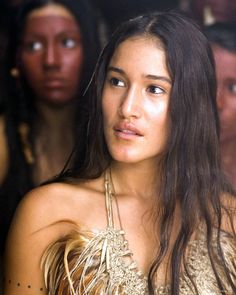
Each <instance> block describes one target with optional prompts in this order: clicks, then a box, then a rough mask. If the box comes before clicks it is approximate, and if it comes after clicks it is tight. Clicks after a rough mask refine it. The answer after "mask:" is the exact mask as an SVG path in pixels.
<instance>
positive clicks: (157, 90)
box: [147, 85, 165, 94]
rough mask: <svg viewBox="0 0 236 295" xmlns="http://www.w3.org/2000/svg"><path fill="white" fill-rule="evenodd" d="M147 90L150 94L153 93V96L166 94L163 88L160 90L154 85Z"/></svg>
mask: <svg viewBox="0 0 236 295" xmlns="http://www.w3.org/2000/svg"><path fill="white" fill-rule="evenodd" d="M147 90H148V92H151V93H153V94H161V93H164V92H165V91H164V90H163V89H162V88H160V87H158V86H154V85H152V86H149V87H148V88H147Z"/></svg>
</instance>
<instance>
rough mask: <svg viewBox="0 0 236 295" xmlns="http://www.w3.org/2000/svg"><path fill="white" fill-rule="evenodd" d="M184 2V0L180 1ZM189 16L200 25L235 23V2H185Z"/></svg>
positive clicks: (201, 0)
mask: <svg viewBox="0 0 236 295" xmlns="http://www.w3.org/2000/svg"><path fill="white" fill-rule="evenodd" d="M182 1H185V0H182ZM187 1H188V9H189V13H190V15H191V16H192V17H193V18H194V19H195V20H197V21H198V22H199V23H200V24H202V25H210V24H213V23H215V22H234V21H236V1H235V0H187Z"/></svg>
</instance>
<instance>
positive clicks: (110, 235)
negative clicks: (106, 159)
mask: <svg viewBox="0 0 236 295" xmlns="http://www.w3.org/2000/svg"><path fill="white" fill-rule="evenodd" d="M105 197H106V209H107V217H108V226H107V228H106V229H104V230H102V231H98V232H97V233H94V232H93V231H86V232H85V231H81V230H79V229H78V231H76V232H73V233H71V234H69V235H67V236H65V237H63V238H61V239H59V240H58V241H56V242H54V243H53V244H51V245H50V246H49V247H48V248H47V250H46V251H45V253H44V255H43V257H42V266H43V269H44V276H45V284H46V287H47V290H48V295H85V294H86V295H87V294H88V295H117V294H119V295H146V294H148V290H147V278H146V277H145V276H143V275H142V273H141V272H140V271H138V270H137V265H136V263H135V262H134V261H133V260H132V253H131V251H130V250H129V248H128V244H127V241H126V240H125V238H124V231H123V230H122V229H115V228H114V223H113V213H112V200H111V198H112V191H111V185H110V181H109V175H108V173H107V174H106V175H105ZM205 236H206V235H205V234H204V231H203V230H202V229H201V230H199V234H198V236H197V239H196V240H194V241H193V242H191V244H190V246H189V251H188V257H187V265H186V269H185V270H184V272H183V273H182V274H181V277H180V295H220V294H227V295H233V294H234V293H233V291H232V288H231V287H230V286H229V283H227V282H228V281H227V280H226V277H225V274H224V272H223V271H222V268H221V267H220V266H219V264H217V265H218V266H217V271H218V273H220V276H221V279H223V284H224V285H223V289H224V290H219V287H218V284H217V281H216V278H215V275H214V271H213V269H212V265H211V262H210V258H209V254H208V250H207V245H206V237H205ZM221 245H222V250H223V253H224V257H225V263H226V265H227V267H228V269H229V273H228V274H229V276H230V278H231V279H232V281H233V282H234V283H236V241H235V239H233V237H231V236H230V235H229V234H227V233H224V232H222V233H221ZM215 253H218V252H217V247H216V245H215ZM213 259H215V260H216V261H217V255H216V257H213ZM155 294H157V295H168V294H170V286H169V285H166V286H159V287H157V288H156V290H155Z"/></svg>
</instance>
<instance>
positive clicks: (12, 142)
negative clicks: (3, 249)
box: [0, 0, 101, 244]
mask: <svg viewBox="0 0 236 295" xmlns="http://www.w3.org/2000/svg"><path fill="white" fill-rule="evenodd" d="M53 3H55V4H60V5H62V6H64V7H65V8H66V9H68V10H69V11H70V13H72V15H73V16H74V17H75V19H76V21H77V22H78V24H79V26H80V30H81V35H82V44H83V51H84V62H83V67H82V70H81V73H82V74H81V77H80V79H81V80H80V82H79V87H80V89H79V92H78V100H77V104H78V106H77V115H76V119H77V122H76V126H75V140H76V141H78V144H76V145H77V147H78V149H79V153H78V154H77V157H76V159H74V160H75V162H76V163H77V164H78V165H80V163H79V161H80V159H81V158H82V157H83V154H84V152H85V150H84V149H85V145H84V137H85V134H86V122H87V97H86V95H84V92H85V89H86V87H87V84H88V82H89V80H90V77H91V76H92V72H93V70H94V66H95V63H96V60H97V58H98V55H99V53H100V46H101V44H100V41H99V33H98V23H97V17H96V15H95V13H94V10H93V8H92V6H91V5H90V4H89V1H88V0H79V1H77V0H27V1H22V2H21V3H20V4H18V6H17V10H16V8H14V11H15V10H16V11H17V13H16V16H15V18H14V19H13V20H12V21H11V28H10V29H9V36H8V39H9V44H8V48H7V52H6V62H5V69H6V71H5V72H6V74H5V81H4V84H5V86H6V87H5V88H6V93H7V95H6V96H5V100H4V104H5V119H6V135H7V140H8V147H9V155H10V163H9V170H8V174H7V177H6V179H5V181H4V183H3V184H2V186H1V191H0V202H1V203H0V209H1V214H0V215H1V216H2V217H1V219H2V218H3V217H4V220H3V225H2V224H1V239H2V238H3V239H5V234H6V230H7V228H8V226H9V223H10V220H11V217H12V215H13V213H14V210H15V208H16V206H17V204H18V202H19V201H20V199H21V198H22V196H23V195H25V193H26V192H27V191H29V190H30V189H31V188H33V186H34V185H33V183H32V172H31V171H32V165H29V164H28V163H27V161H26V158H25V155H24V152H23V146H24V143H23V142H22V139H21V137H20V135H19V130H18V128H19V124H20V123H22V122H24V123H26V124H27V125H28V126H29V128H30V130H29V134H28V141H29V144H30V146H31V148H32V150H33V151H34V139H35V136H36V134H35V132H34V122H35V121H36V120H37V109H36V108H35V105H34V100H33V97H34V95H33V94H32V93H31V90H30V88H29V86H28V84H27V81H25V80H23V78H22V79H21V80H22V81H21V83H20V84H19V83H18V82H17V81H16V79H15V78H14V77H12V76H11V75H10V71H11V69H12V68H14V67H15V66H16V63H17V49H18V48H19V44H20V42H21V36H22V34H23V30H24V25H25V21H26V18H27V16H28V15H29V13H30V12H31V11H32V10H34V9H37V8H41V7H44V6H46V5H48V4H53ZM2 212H4V214H2ZM5 218H6V220H5ZM2 228H3V229H5V232H4V233H3V231H4V230H2ZM1 244H2V243H1Z"/></svg>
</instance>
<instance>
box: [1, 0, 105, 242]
mask: <svg viewBox="0 0 236 295" xmlns="http://www.w3.org/2000/svg"><path fill="white" fill-rule="evenodd" d="M100 45H101V44H100V41H99V33H98V23H97V17H96V15H95V12H94V10H93V9H92V7H91V6H90V5H89V2H88V1H87V0H80V1H76V0H53V1H52V0H28V1H22V3H21V4H19V6H18V8H17V14H16V16H15V21H13V22H12V28H11V30H10V31H9V46H8V50H7V57H6V81H5V82H6V83H5V85H6V93H7V95H6V97H5V113H4V117H3V118H1V121H0V125H1V129H3V130H5V137H6V140H7V152H6V151H5V152H4V154H3V153H2V155H3V156H2V158H3V159H1V163H2V164H3V167H1V170H2V171H3V173H1V174H0V176H1V179H0V181H1V190H0V205H1V206H0V209H1V210H0V216H1V217H0V218H1V245H2V244H3V241H4V237H5V233H6V231H7V229H8V225H9V222H10V219H11V217H12V215H13V212H14V210H15V208H16V206H17V204H18V202H19V201H20V199H21V198H22V196H23V195H24V194H25V193H26V192H27V191H29V190H30V189H32V188H33V187H35V186H36V185H38V184H39V183H41V182H42V181H45V180H46V179H48V178H50V177H53V176H54V175H56V174H58V173H59V172H60V171H61V170H62V168H63V166H64V164H65V161H66V159H67V158H68V156H69V155H70V153H71V152H72V149H73V147H74V145H75V139H77V140H76V141H77V142H76V144H77V146H78V148H79V150H80V152H81V153H80V156H81V157H83V154H84V149H85V135H86V131H87V130H86V124H87V97H86V95H84V92H85V89H86V87H87V84H88V83H89V80H90V77H91V75H92V72H93V69H94V66H95V63H96V60H97V57H98V55H99V52H100ZM1 135H2V133H1ZM1 148H2V147H1ZM5 150H6V149H5ZM80 156H78V158H77V159H75V160H76V161H77V160H78V161H79V159H80ZM6 158H7V160H6ZM4 160H5V161H4ZM78 165H79V163H78Z"/></svg>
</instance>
